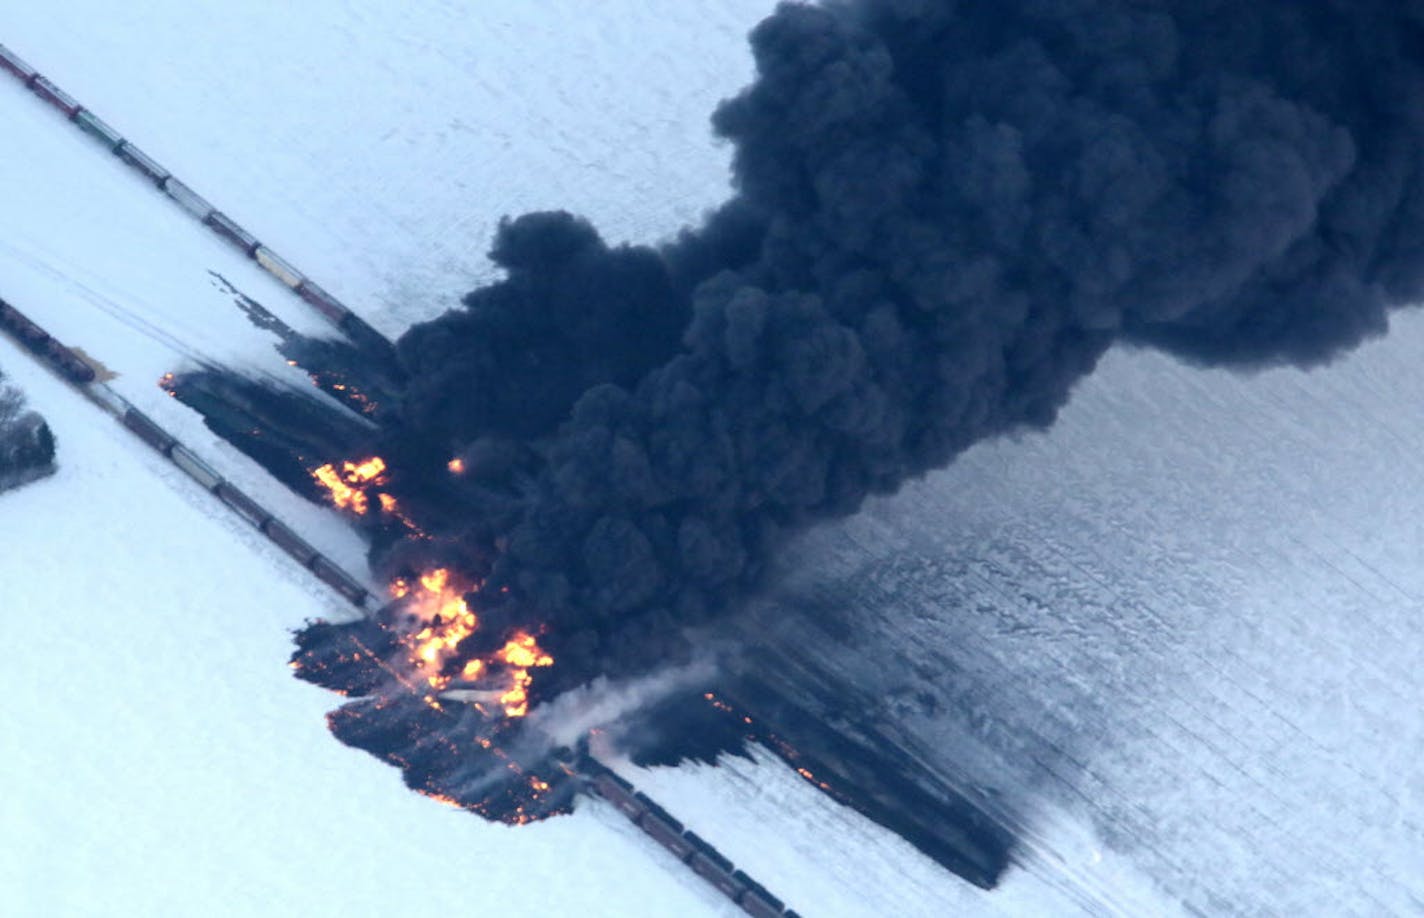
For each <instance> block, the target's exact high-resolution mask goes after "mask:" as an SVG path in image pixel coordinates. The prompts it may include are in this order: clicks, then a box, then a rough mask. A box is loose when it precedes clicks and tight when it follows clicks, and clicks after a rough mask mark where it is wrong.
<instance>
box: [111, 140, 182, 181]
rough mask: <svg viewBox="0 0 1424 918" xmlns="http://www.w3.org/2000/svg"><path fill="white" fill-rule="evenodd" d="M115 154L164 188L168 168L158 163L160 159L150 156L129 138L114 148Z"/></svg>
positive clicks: (167, 176)
mask: <svg viewBox="0 0 1424 918" xmlns="http://www.w3.org/2000/svg"><path fill="white" fill-rule="evenodd" d="M114 155H115V156H117V157H118V158H119V159H121V160H123V161H124V162H126V163H128V164H129V165H130V166H132V167H133V168H135V169H137V170H138V171H139V172H142V173H143V174H144V175H146V176H148V178H149V179H150V180H151V181H152V182H153V184H155V185H157V186H158V187H159V188H162V187H163V183H164V182H166V181H168V178H169V172H168V170H167V169H165V168H163V167H162V166H160V165H159V164H158V161H157V160H155V159H154V158H153V157H151V156H149V155H148V154H147V153H145V152H143V151H142V150H140V149H139V148H138V147H136V146H134V145H133V144H132V143H130V142H129V141H127V140H124V141H121V142H120V143H119V145H118V146H117V147H115V148H114Z"/></svg>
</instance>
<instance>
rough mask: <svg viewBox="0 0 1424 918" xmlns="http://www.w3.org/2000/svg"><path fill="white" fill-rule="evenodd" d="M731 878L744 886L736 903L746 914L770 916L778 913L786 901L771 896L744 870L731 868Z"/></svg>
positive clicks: (758, 917)
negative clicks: (744, 889)
mask: <svg viewBox="0 0 1424 918" xmlns="http://www.w3.org/2000/svg"><path fill="white" fill-rule="evenodd" d="M732 878H733V879H734V880H736V881H737V882H738V883H741V884H742V886H744V887H745V888H746V892H744V893H742V897H741V899H739V900H737V904H738V905H740V906H741V907H742V911H744V912H746V913H747V914H749V915H756V916H757V918H772V916H774V915H780V914H781V911H782V909H784V908H785V907H786V903H784V902H782V901H781V900H780V899H778V898H776V896H773V895H772V894H771V893H770V892H769V891H767V888H766V887H765V886H763V885H761V884H760V883H758V882H757V881H756V880H753V879H752V878H751V877H749V876H747V875H746V873H745V872H744V871H741V870H733V871H732Z"/></svg>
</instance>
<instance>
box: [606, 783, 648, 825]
mask: <svg viewBox="0 0 1424 918" xmlns="http://www.w3.org/2000/svg"><path fill="white" fill-rule="evenodd" d="M593 786H594V788H595V789H597V791H598V792H599V794H601V795H602V796H603V799H605V800H607V801H608V802H609V803H611V804H613V806H614V807H616V808H617V810H618V812H620V813H622V814H623V815H624V816H627V817H628V818H629V819H631V820H633V822H637V821H638V819H639V818H640V817H642V815H643V814H644V813H645V812H646V810H645V809H644V807H643V805H642V804H641V803H639V802H638V801H637V800H636V799H634V797H633V795H632V794H631V793H629V792H628V791H627V790H625V789H624V788H623V787H621V786H620V785H619V783H618V781H617V780H615V778H614V776H613V775H611V774H600V775H598V776H597V777H595V778H594V779H593Z"/></svg>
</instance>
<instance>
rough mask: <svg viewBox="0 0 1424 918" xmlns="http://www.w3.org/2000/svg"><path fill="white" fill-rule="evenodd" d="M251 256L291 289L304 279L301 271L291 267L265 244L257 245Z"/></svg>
mask: <svg viewBox="0 0 1424 918" xmlns="http://www.w3.org/2000/svg"><path fill="white" fill-rule="evenodd" d="M253 257H254V258H256V259H257V263H258V264H259V265H261V266H262V267H263V268H264V269H265V270H266V271H267V273H268V274H270V275H272V276H273V277H275V278H277V280H279V281H281V282H282V283H284V284H286V285H287V286H288V287H291V288H292V289H293V290H296V289H297V288H298V287H300V286H301V285H302V282H303V281H305V280H306V278H305V277H304V276H303V275H302V272H300V271H298V270H297V269H296V268H294V267H292V266H291V264H290V263H288V262H287V260H286V259H284V258H282V257H281V256H279V255H278V254H277V253H276V252H274V251H272V250H271V249H269V248H267V246H265V245H259V246H258V247H257V250H256V251H255V252H254V253H253Z"/></svg>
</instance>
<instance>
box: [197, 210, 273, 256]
mask: <svg viewBox="0 0 1424 918" xmlns="http://www.w3.org/2000/svg"><path fill="white" fill-rule="evenodd" d="M203 222H204V223H206V224H207V225H208V226H211V227H212V228H213V229H214V230H215V231H216V232H217V234H218V235H219V236H221V237H223V238H224V239H226V240H227V241H228V242H231V243H232V244H233V245H235V246H237V247H238V248H239V249H242V251H243V254H245V255H247V257H249V258H252V257H255V254H256V252H257V247H258V246H259V245H260V244H261V243H259V242H258V241H257V237H256V236H254V235H252V234H251V233H249V232H248V231H247V230H245V229H243V228H242V227H241V226H238V225H237V223H235V222H234V221H233V220H232V218H231V217H229V216H228V215H227V214H225V213H223V212H222V211H220V210H215V211H213V212H212V213H210V214H208V216H207V219H206V220H204V221H203Z"/></svg>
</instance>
